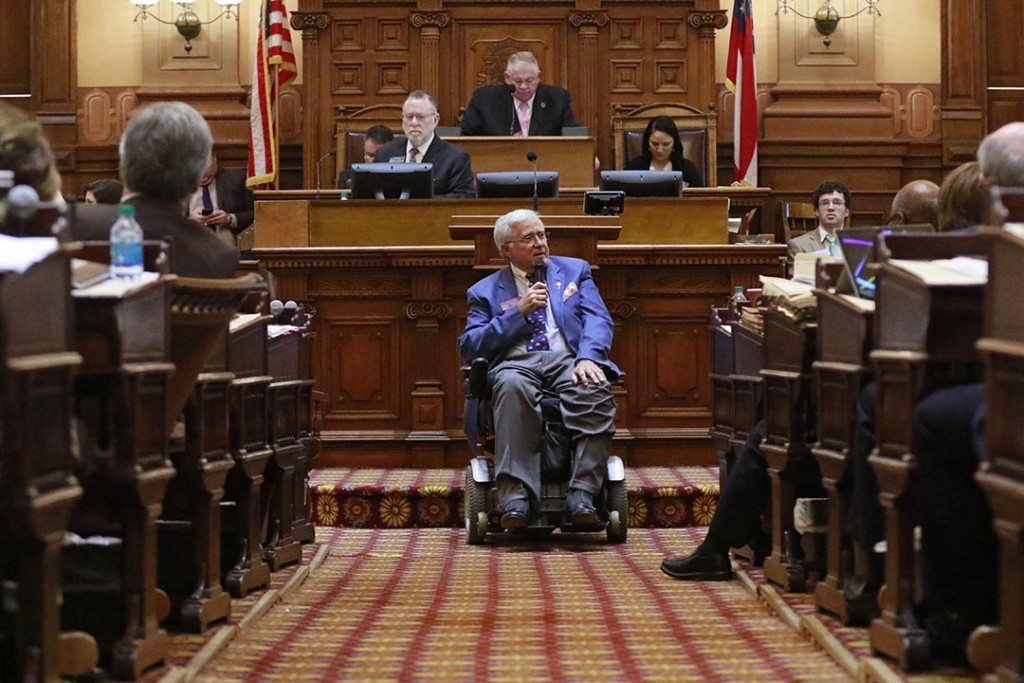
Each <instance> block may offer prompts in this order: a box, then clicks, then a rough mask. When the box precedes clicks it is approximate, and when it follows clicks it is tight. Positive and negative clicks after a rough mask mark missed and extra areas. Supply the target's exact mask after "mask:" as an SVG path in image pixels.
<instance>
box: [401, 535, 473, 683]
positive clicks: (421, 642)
mask: <svg viewBox="0 0 1024 683" xmlns="http://www.w3.org/2000/svg"><path fill="white" fill-rule="evenodd" d="M462 542H463V541H462V539H461V538H459V536H458V535H456V534H452V535H451V536H450V537H449V538H448V552H447V553H446V554H445V557H444V562H443V563H442V565H441V571H440V574H439V576H438V583H437V587H436V589H435V590H434V597H433V600H432V601H431V603H430V607H428V608H427V612H426V614H424V615H423V618H422V620H421V621H420V626H419V628H418V629H416V634H415V635H414V636H413V638H412V643H411V644H410V645H409V649H408V650H406V652H405V656H404V658H403V659H402V668H401V669H400V670H399V673H398V680H400V681H409V680H412V679H413V678H414V676H415V674H416V665H417V664H418V663H419V660H420V657H421V656H422V654H423V651H424V650H425V649H426V647H427V638H428V636H429V635H430V632H431V630H432V629H433V628H434V626H435V624H436V623H437V618H438V615H439V614H440V613H441V606H442V604H443V603H444V602H445V600H447V599H448V588H449V584H450V583H451V579H452V565H454V563H455V557H456V554H457V551H458V549H459V548H460V547H461V546H462ZM454 597H455V598H456V599H457V598H458V596H457V595H456V596H454Z"/></svg>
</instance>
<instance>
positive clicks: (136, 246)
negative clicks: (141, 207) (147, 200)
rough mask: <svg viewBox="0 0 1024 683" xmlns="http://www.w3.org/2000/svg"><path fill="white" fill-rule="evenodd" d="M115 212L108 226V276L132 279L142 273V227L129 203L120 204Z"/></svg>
mask: <svg viewBox="0 0 1024 683" xmlns="http://www.w3.org/2000/svg"><path fill="white" fill-rule="evenodd" d="M117 213H118V219H117V220H116V221H114V224H113V225H112V226H111V227H110V276H111V277H114V278H119V279H123V280H132V279H135V278H137V277H139V276H140V275H142V228H141V227H140V226H139V223H138V221H136V220H135V207H134V206H132V205H131V204H122V205H121V206H119V207H118V208H117Z"/></svg>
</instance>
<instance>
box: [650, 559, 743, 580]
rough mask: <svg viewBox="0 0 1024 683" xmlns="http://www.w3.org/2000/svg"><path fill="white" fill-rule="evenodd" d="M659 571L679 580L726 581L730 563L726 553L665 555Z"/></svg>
mask: <svg viewBox="0 0 1024 683" xmlns="http://www.w3.org/2000/svg"><path fill="white" fill-rule="evenodd" d="M661 571H663V572H665V573H666V574H668V575H669V576H671V577H672V578H673V579H679V580H681V581H728V580H730V579H731V578H732V563H731V562H730V561H729V556H728V555H727V554H721V555H698V554H697V553H692V554H690V555H683V556H676V557H666V558H665V559H664V560H662V561H661Z"/></svg>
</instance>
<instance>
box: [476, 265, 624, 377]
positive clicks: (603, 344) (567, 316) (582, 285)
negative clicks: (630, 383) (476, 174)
mask: <svg viewBox="0 0 1024 683" xmlns="http://www.w3.org/2000/svg"><path fill="white" fill-rule="evenodd" d="M547 285H548V305H549V306H551V309H552V314H553V315H554V318H555V321H556V323H557V324H558V329H559V330H560V331H561V333H562V336H563V337H564V338H565V343H566V345H567V346H568V347H569V350H570V351H571V352H572V353H574V354H575V355H576V358H577V359H578V360H582V359H587V360H592V361H594V362H595V363H597V364H598V365H600V366H601V367H602V368H604V370H605V375H607V377H608V381H609V382H613V383H614V382H615V381H616V380H617V379H618V377H619V375H620V374H622V373H621V371H620V370H619V368H618V367H617V366H616V365H615V363H613V362H612V361H611V360H610V359H609V358H608V352H609V350H610V349H611V345H612V333H613V329H614V325H613V324H612V317H611V314H609V313H608V309H607V307H605V305H604V300H603V299H601V294H600V292H598V291H597V285H596V284H595V283H594V278H593V276H592V275H591V272H590V264H589V263H587V262H586V261H583V260H581V259H576V258H569V257H566V256H551V257H549V259H548V276H547ZM467 298H468V299H469V315H468V316H467V318H466V329H465V330H463V332H462V335H461V336H460V337H459V350H460V351H461V353H462V358H463V360H465V361H466V362H467V363H469V362H472V361H473V359H475V358H486V359H487V360H488V361H489V362H490V364H491V365H492V366H493V365H494V364H495V363H498V362H499V361H501V360H502V359H503V358H504V357H505V354H507V353H508V350H509V349H510V348H512V347H513V346H515V345H516V344H517V343H519V342H521V341H523V340H524V339H526V338H527V337H529V336H530V326H529V323H527V322H526V317H525V316H523V314H522V313H520V312H519V308H518V304H519V292H518V290H517V289H516V283H515V278H514V276H513V275H512V268H511V267H505V268H502V269H501V270H499V271H498V272H496V273H492V274H491V275H488V276H487V277H485V278H484V279H483V280H480V281H479V282H477V283H476V284H475V285H473V286H472V287H470V288H469V292H468V293H467Z"/></svg>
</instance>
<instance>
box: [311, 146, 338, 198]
mask: <svg viewBox="0 0 1024 683" xmlns="http://www.w3.org/2000/svg"><path fill="white" fill-rule="evenodd" d="M336 156H338V150H336V149H332V150H331V151H330V152H328V153H327V154H325V155H323V156H322V157H320V158H319V159H317V160H316V198H317V199H320V164H322V163H323V161H324V159H327V158H328V157H336Z"/></svg>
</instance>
